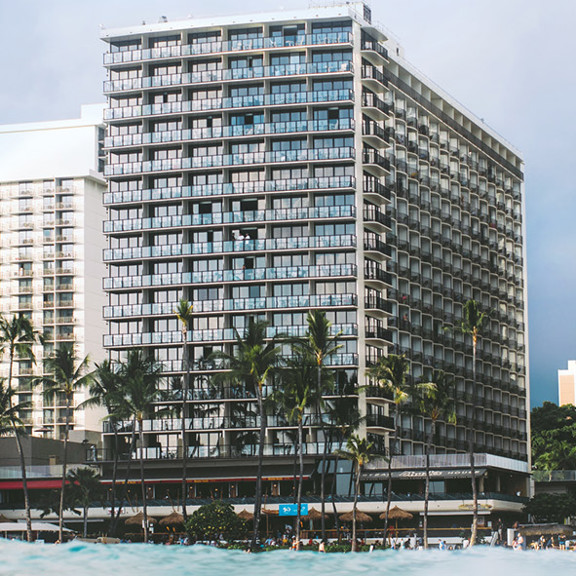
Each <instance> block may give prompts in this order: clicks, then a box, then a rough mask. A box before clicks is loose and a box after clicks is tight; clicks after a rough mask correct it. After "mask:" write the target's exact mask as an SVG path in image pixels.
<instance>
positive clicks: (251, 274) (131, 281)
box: [103, 264, 391, 290]
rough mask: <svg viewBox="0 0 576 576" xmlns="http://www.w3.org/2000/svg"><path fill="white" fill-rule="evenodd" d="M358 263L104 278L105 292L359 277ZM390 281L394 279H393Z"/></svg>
mask: <svg viewBox="0 0 576 576" xmlns="http://www.w3.org/2000/svg"><path fill="white" fill-rule="evenodd" d="M357 274H358V267H357V266H356V264H326V265H317V266H283V267H276V268H275V267H270V268H253V269H244V270H242V269H240V270H209V271H206V272H174V273H167V274H154V275H137V276H122V277H115V278H104V282H103V285H104V289H105V290H117V289H124V288H141V287H147V286H179V285H182V284H219V283H222V282H238V281H240V282H245V281H250V280H287V279H290V278H334V277H349V278H356V276H357ZM390 282H391V278H390Z"/></svg>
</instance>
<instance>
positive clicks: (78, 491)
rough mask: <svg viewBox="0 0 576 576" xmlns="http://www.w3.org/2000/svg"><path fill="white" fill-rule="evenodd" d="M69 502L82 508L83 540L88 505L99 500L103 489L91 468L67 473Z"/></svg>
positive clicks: (86, 529) (96, 473)
mask: <svg viewBox="0 0 576 576" xmlns="http://www.w3.org/2000/svg"><path fill="white" fill-rule="evenodd" d="M68 484H69V492H70V493H71V494H70V497H71V498H70V500H71V502H72V503H73V505H79V506H81V507H82V523H83V531H82V534H83V536H84V538H86V536H87V532H88V509H89V508H90V504H91V503H92V502H93V501H94V500H96V499H97V498H99V497H100V496H101V495H102V493H103V491H104V489H103V487H102V484H101V483H100V475H99V474H98V472H96V471H95V470H93V469H92V468H77V469H76V470H71V471H70V472H69V473H68Z"/></svg>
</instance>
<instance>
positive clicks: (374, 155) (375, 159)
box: [362, 148, 390, 171]
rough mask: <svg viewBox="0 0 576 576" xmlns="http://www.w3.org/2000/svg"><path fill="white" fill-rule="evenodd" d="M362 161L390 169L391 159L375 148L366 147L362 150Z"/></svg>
mask: <svg viewBox="0 0 576 576" xmlns="http://www.w3.org/2000/svg"><path fill="white" fill-rule="evenodd" d="M362 162H363V163H364V164H375V165H376V166H379V167H380V168H382V169H383V170H386V171H390V161H389V160H388V158H385V157H384V156H382V155H381V154H379V153H378V152H377V151H376V150H374V149H373V148H364V150H363V151H362Z"/></svg>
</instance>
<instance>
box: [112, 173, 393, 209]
mask: <svg viewBox="0 0 576 576" xmlns="http://www.w3.org/2000/svg"><path fill="white" fill-rule="evenodd" d="M355 187H356V179H355V178H354V177H353V176H326V177H322V178H291V179H278V180H258V181H252V182H235V183H232V182H230V183H225V184H204V185H197V186H173V187H167V188H152V189H145V190H126V191H122V192H107V193H105V194H104V204H122V203H133V202H145V201H148V200H173V199H178V198H200V197H205V196H222V195H228V194H249V193H259V192H285V191H290V190H320V189H327V190H332V189H335V188H349V189H354V188H355ZM364 191H365V192H367V193H377V194H380V195H381V196H384V197H386V198H389V197H390V191H389V189H387V188H386V187H385V186H384V185H383V184H380V183H379V182H372V183H369V185H365V190H364Z"/></svg>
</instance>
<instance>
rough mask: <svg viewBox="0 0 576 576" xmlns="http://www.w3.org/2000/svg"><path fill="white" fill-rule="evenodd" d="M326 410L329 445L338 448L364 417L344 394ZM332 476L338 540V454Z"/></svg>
mask: <svg viewBox="0 0 576 576" xmlns="http://www.w3.org/2000/svg"><path fill="white" fill-rule="evenodd" d="M326 410H327V412H328V417H329V419H330V444H331V445H333V441H334V438H335V440H336V444H337V445H338V446H342V444H343V443H344V442H345V441H347V440H348V438H350V436H351V435H352V433H353V432H354V430H356V429H357V428H358V426H360V424H361V423H362V422H364V420H365V417H364V416H361V415H360V411H359V410H358V401H357V400H356V399H355V398H353V397H350V396H347V395H345V394H344V393H343V394H341V395H340V396H338V397H337V398H334V399H333V400H330V401H329V402H327V403H326ZM335 455H336V459H335V460H334V474H333V475H332V488H331V490H330V493H331V495H332V498H331V499H332V513H333V515H334V525H335V526H336V531H337V538H338V540H340V523H339V522H338V512H337V510H336V501H335V496H336V476H337V473H338V462H339V459H340V456H339V452H338V450H336V452H335Z"/></svg>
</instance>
